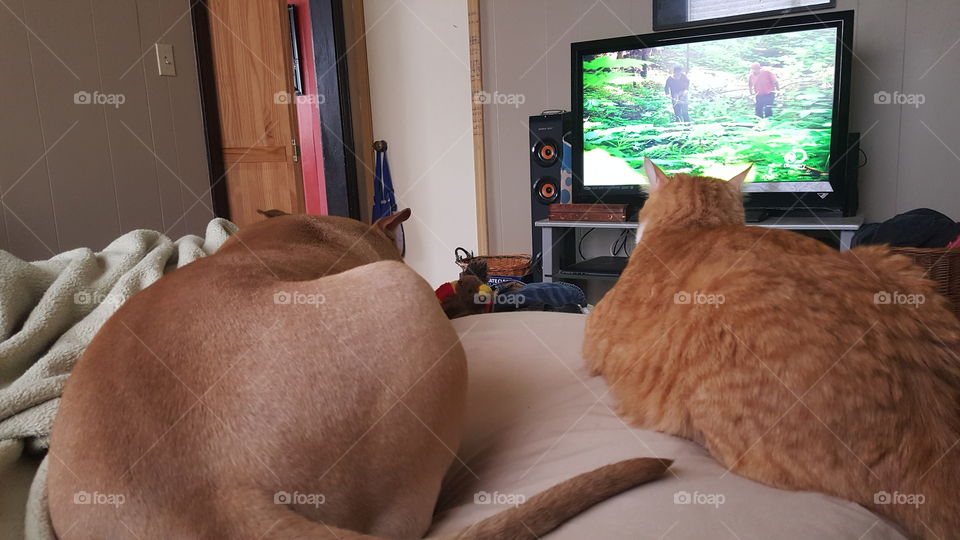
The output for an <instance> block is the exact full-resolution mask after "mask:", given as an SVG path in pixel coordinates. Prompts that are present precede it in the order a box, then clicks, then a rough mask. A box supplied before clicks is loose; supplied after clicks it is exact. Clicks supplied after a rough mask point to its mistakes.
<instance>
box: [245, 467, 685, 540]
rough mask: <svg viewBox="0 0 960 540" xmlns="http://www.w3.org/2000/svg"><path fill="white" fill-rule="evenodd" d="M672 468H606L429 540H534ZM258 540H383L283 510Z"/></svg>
mask: <svg viewBox="0 0 960 540" xmlns="http://www.w3.org/2000/svg"><path fill="white" fill-rule="evenodd" d="M671 463H672V461H671V460H668V459H654V458H637V459H628V460H625V461H620V462H617V463H614V464H612V465H606V466H604V467H600V468H599V469H594V470H592V471H590V472H586V473H583V474H580V475H577V476H574V477H573V478H571V479H569V480H566V481H564V482H561V483H559V484H557V485H555V486H553V487H551V488H550V489H548V490H546V491H544V492H542V493H538V494H537V495H535V496H533V497H531V498H530V500H529V501H527V502H525V503H523V504H521V505H520V506H517V507H515V508H511V509H509V510H505V511H503V512H500V513H499V514H496V515H494V516H491V517H489V518H487V519H485V520H483V521H481V522H479V523H476V524H474V525H471V526H470V527H467V528H466V529H463V530H461V531H459V532H456V533H453V534H448V535H443V536H439V537H430V538H431V539H432V540H466V539H471V540H534V539H536V538H539V537H541V536H543V535H544V534H546V533H548V532H550V531H552V530H553V529H556V528H557V527H559V526H560V525H562V524H563V523H564V522H565V521H567V520H569V519H571V518H573V517H574V516H576V515H577V514H579V513H581V512H583V511H584V510H586V509H588V508H590V507H591V506H593V505H595V504H597V503H600V502H603V501H605V500H607V499H609V498H610V497H613V496H614V495H617V494H619V493H622V492H624V491H626V490H628V489H630V488H632V487H635V486H639V485H640V484H643V483H646V482H649V481H651V480H654V479H656V478H658V477H659V476H661V475H662V474H663V473H664V472H665V471H666V470H667V468H669V467H670V464H671ZM274 506H275V505H274ZM277 511H278V512H279V510H277ZM261 538H270V539H273V538H277V539H280V538H284V539H286V538H311V539H313V540H334V539H336V540H383V539H381V538H379V537H375V536H369V535H366V534H362V533H358V532H354V531H348V530H345V529H339V528H336V527H332V526H328V525H324V524H321V523H317V522H314V521H309V520H308V519H307V518H305V517H303V516H301V515H299V514H296V513H294V512H292V511H289V510H287V509H285V511H284V513H283V515H281V516H279V518H278V519H277V520H276V522H274V524H273V525H272V526H271V527H270V529H269V531H268V532H267V533H265V534H264V535H263V536H262V537H261Z"/></svg>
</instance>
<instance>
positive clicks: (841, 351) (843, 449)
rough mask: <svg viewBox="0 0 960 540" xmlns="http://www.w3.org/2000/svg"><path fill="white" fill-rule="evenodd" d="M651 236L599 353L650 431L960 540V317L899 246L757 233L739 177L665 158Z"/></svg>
mask: <svg viewBox="0 0 960 540" xmlns="http://www.w3.org/2000/svg"><path fill="white" fill-rule="evenodd" d="M646 169H647V177H648V178H650V179H651V183H652V184H653V185H652V188H651V193H650V198H649V200H648V201H647V203H646V206H645V207H644V208H643V211H642V212H641V214H640V220H641V223H642V226H641V229H642V230H643V233H642V239H640V240H639V243H638V245H637V246H636V248H635V249H634V252H633V254H632V256H631V257H630V262H629V264H628V266H627V268H626V270H625V271H624V273H623V276H622V277H621V278H620V280H619V281H618V282H617V284H616V286H615V287H614V288H613V289H612V290H611V291H610V292H609V293H608V294H607V295H606V296H605V297H604V298H603V300H602V301H601V302H600V303H599V304H597V306H596V309H595V310H594V311H593V313H592V314H591V315H590V317H589V319H588V321H587V330H586V340H585V342H584V349H583V350H584V357H585V358H586V360H587V365H588V367H589V368H590V370H591V371H592V372H593V374H595V375H599V374H602V375H603V376H604V377H605V378H606V380H607V382H608V383H609V384H610V387H611V392H612V394H613V395H614V396H615V397H616V399H617V401H618V408H619V409H618V412H619V414H621V415H622V416H623V417H625V418H626V419H627V420H629V421H630V422H632V423H633V424H635V425H637V426H639V427H644V428H649V429H656V430H659V431H663V432H666V433H670V434H674V435H679V436H681V437H686V438H689V439H693V440H695V441H698V442H700V443H701V444H703V445H705V446H706V447H707V448H708V449H709V451H710V452H711V453H712V454H713V456H714V457H715V458H716V459H717V460H718V461H720V463H722V464H723V465H724V466H726V467H727V468H729V469H730V470H732V471H734V472H736V473H738V474H741V475H743V476H746V477H748V478H751V479H753V480H756V481H758V482H762V483H765V484H768V485H771V486H775V487H778V488H784V489H793V490H810V491H819V492H822V493H827V494H830V495H834V496H837V497H842V498H845V499H849V500H852V501H855V502H858V503H860V504H862V505H863V506H866V507H867V508H869V509H871V510H873V511H875V512H877V513H880V514H883V515H886V516H889V517H890V518H892V519H894V520H896V521H898V522H899V523H901V524H902V525H903V526H904V527H905V528H906V529H908V530H909V532H910V533H911V534H913V535H915V536H918V537H924V538H958V535H960V446H958V444H957V443H958V441H960V357H958V351H960V320H958V319H957V318H956V317H954V315H953V314H951V313H950V312H949V311H948V310H947V309H946V307H945V302H946V301H945V300H944V299H943V298H942V297H940V296H938V295H937V294H936V293H935V292H934V289H933V284H932V283H931V282H930V281H927V280H925V279H924V278H923V276H922V272H921V270H920V269H919V268H917V267H915V266H913V265H912V264H911V263H910V261H909V260H907V259H906V258H904V257H902V256H898V255H893V254H891V253H890V252H889V250H888V249H887V248H886V247H882V246H871V247H862V248H855V249H853V250H850V251H848V252H845V253H841V252H838V251H835V250H833V249H831V248H829V247H827V246H825V245H823V244H821V243H820V242H818V241H816V240H813V239H810V238H807V237H804V236H801V235H799V234H795V233H791V232H787V231H782V230H774V229H765V228H760V227H746V226H744V224H743V203H742V200H741V194H740V186H741V184H742V182H743V180H744V178H745V177H746V174H747V172H748V171H745V172H744V173H742V174H740V175H739V176H737V177H736V178H733V179H732V180H730V181H729V182H724V181H723V180H717V179H715V178H699V177H692V176H688V175H684V174H678V175H676V176H673V177H667V176H666V175H665V174H664V173H663V172H662V171H661V170H660V169H659V168H657V167H656V165H654V164H653V163H652V162H649V160H648V161H647V164H646Z"/></svg>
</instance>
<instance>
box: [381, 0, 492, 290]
mask: <svg viewBox="0 0 960 540" xmlns="http://www.w3.org/2000/svg"><path fill="white" fill-rule="evenodd" d="M364 18H365V20H366V26H367V35H366V41H367V54H368V61H369V65H370V94H371V96H370V97H371V102H372V106H373V132H374V137H375V138H377V139H383V140H386V141H387V143H388V145H389V150H388V152H387V154H388V156H389V159H390V170H391V173H392V176H393V182H394V187H395V189H396V191H397V195H398V203H399V204H400V206H401V207H410V208H412V209H413V217H412V218H411V220H410V221H408V222H407V223H406V225H405V231H406V238H407V256H406V261H407V263H408V264H409V265H410V266H411V267H413V268H414V269H415V270H416V271H418V272H419V273H420V274H421V275H423V277H424V278H426V279H427V281H429V282H430V283H431V284H433V285H434V286H436V285H439V284H440V283H442V282H444V281H450V280H452V279H455V278H456V276H457V274H458V273H459V269H458V268H457V266H456V265H455V264H454V262H453V257H454V255H453V251H454V249H455V248H456V247H458V246H463V247H465V248H467V249H469V250H471V251H475V250H476V247H477V216H476V194H475V189H474V170H473V142H472V141H473V139H472V116H471V90H470V69H469V65H470V64H469V49H468V39H469V35H468V30H467V8H466V2H464V1H454V2H451V1H448V0H402V1H399V2H396V1H394V0H366V1H365V2H364Z"/></svg>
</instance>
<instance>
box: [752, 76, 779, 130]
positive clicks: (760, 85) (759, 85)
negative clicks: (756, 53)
mask: <svg viewBox="0 0 960 540" xmlns="http://www.w3.org/2000/svg"><path fill="white" fill-rule="evenodd" d="M778 90H780V83H779V82H777V76H776V75H774V74H773V72H772V71H770V70H767V69H763V66H761V65H760V63H759V62H754V63H753V65H751V66H750V95H755V96H757V104H756V114H757V116H759V117H760V118H767V117H769V116H772V115H773V103H774V101H775V100H776V96H777V94H776V92H777V91H778Z"/></svg>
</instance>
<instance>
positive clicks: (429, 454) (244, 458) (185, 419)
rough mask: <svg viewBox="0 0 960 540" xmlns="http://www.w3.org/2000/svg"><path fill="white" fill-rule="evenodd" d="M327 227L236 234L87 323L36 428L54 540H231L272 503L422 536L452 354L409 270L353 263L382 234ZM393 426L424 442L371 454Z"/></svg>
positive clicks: (449, 427) (454, 424)
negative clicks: (49, 426) (49, 413)
mask: <svg viewBox="0 0 960 540" xmlns="http://www.w3.org/2000/svg"><path fill="white" fill-rule="evenodd" d="M328 219H329V218H328ZM337 221H339V220H334V225H335V226H334V227H332V228H331V227H326V226H325V225H326V223H329V221H326V222H325V223H321V224H320V226H317V224H316V223H314V222H312V220H311V219H310V218H306V219H304V218H303V217H300V216H289V217H282V218H276V219H271V220H269V221H268V222H265V223H264V224H263V225H262V226H253V227H250V228H248V229H245V230H243V231H241V232H240V233H238V235H237V236H236V237H235V238H233V239H232V240H231V241H230V242H229V243H228V244H226V245H225V246H224V247H223V248H222V250H221V251H220V252H218V253H217V254H215V255H213V256H211V257H208V258H206V259H202V260H200V261H197V262H195V263H193V264H191V265H188V266H186V267H184V268H182V269H180V270H178V271H176V272H173V273H171V274H169V275H167V276H165V277H164V278H163V279H162V280H160V281H158V282H157V283H156V284H154V285H153V286H151V287H149V288H147V289H146V290H144V291H143V292H142V293H140V294H138V295H137V296H135V297H134V298H132V299H131V300H130V301H128V302H127V303H126V304H125V305H124V306H122V307H121V308H120V309H119V310H118V311H117V313H116V314H115V315H114V316H113V317H112V318H111V319H110V320H109V321H108V322H107V323H106V324H105V325H104V327H103V328H102V329H101V331H100V332H99V333H98V335H97V336H96V337H95V338H94V340H93V341H92V342H91V344H90V346H89V347H88V348H87V351H86V352H85V354H84V355H83V357H82V358H81V360H80V361H79V362H78V364H77V366H76V368H75V369H74V371H73V373H72V375H71V377H70V380H69V384H68V385H67V388H66V390H65V392H64V396H63V401H62V403H61V407H60V411H59V413H58V417H57V420H56V427H55V429H54V435H53V441H52V444H51V454H52V459H51V462H50V463H51V464H50V475H49V490H50V509H51V515H52V518H53V520H54V525H55V528H56V530H57V531H58V533H59V534H61V535H63V534H66V533H67V531H68V530H69V531H71V535H77V534H78V533H79V535H80V536H89V537H98V538H104V537H118V536H122V535H126V534H129V533H128V529H129V530H130V531H133V532H134V533H135V534H137V535H139V536H140V537H181V536H200V537H229V536H233V537H238V536H247V535H249V534H251V532H252V531H254V532H256V531H259V533H260V534H262V533H266V532H267V531H268V529H269V528H270V527H271V526H272V525H275V526H280V525H282V524H283V521H284V520H286V519H290V516H288V515H287V514H289V513H290V512H289V508H290V507H293V508H294V509H295V510H296V511H297V513H298V514H300V515H302V516H307V517H308V518H310V519H312V520H315V521H323V522H326V523H335V524H337V525H338V526H341V527H347V528H351V529H353V530H380V531H383V532H391V531H399V532H400V533H404V532H410V533H413V534H422V532H423V531H425V530H426V527H427V526H428V525H429V516H430V513H431V510H432V505H433V502H434V501H435V500H436V496H437V492H438V491H439V481H440V479H441V478H442V476H443V474H444V472H445V471H446V469H447V468H448V467H449V464H450V461H451V460H452V458H453V455H452V453H451V451H450V450H449V449H448V447H451V446H452V447H453V448H456V446H457V444H458V441H459V437H460V434H459V432H458V430H459V429H460V425H461V422H462V409H463V399H464V395H465V383H466V367H465V360H464V355H463V350H462V348H461V347H460V345H459V342H458V339H457V336H456V334H455V332H454V331H453V329H452V327H451V326H450V324H449V322H448V321H447V320H446V317H445V316H444V315H443V313H442V311H441V310H440V307H439V306H438V305H437V302H436V299H435V297H434V296H433V294H432V291H431V289H430V287H429V286H428V285H427V284H426V283H425V282H424V281H423V280H422V279H421V278H420V277H419V276H417V275H416V274H415V273H414V272H413V271H412V270H410V269H409V268H408V267H407V266H406V265H404V264H402V263H401V262H394V261H389V260H388V261H381V262H371V261H379V260H380V259H381V258H387V259H396V258H399V257H398V254H397V253H396V250H393V251H392V252H391V249H392V246H391V245H390V242H389V239H388V238H386V237H384V236H382V235H381V236H377V234H378V233H376V232H374V233H372V234H374V236H369V237H365V236H366V234H365V233H366V232H367V230H366V229H367V228H368V226H363V225H362V224H360V223H359V222H350V223H347V224H346V225H347V227H349V228H347V229H346V230H344V228H343V227H340V226H339V225H340V223H337ZM344 221H346V220H344ZM354 223H356V225H359V226H360V227H359V228H358V227H356V226H355V225H354ZM281 227H282V228H283V231H282V233H281V235H280V238H283V242H278V241H277V238H278V237H277V231H278V229H279V228H281ZM330 229H334V230H330ZM317 235H320V236H322V241H320V242H316V241H314V240H312V239H316V238H318V236H317ZM347 244H350V245H348V246H347V247H346V248H345V247H343V246H345V245H347ZM351 250H352V251H351ZM364 263H369V264H364ZM323 275H326V276H327V277H317V276H323ZM275 276H278V277H279V279H278V278H277V277H275ZM400 341H403V343H402V344H400V343H399V342H400ZM398 344H400V345H402V346H400V347H398ZM421 385H422V386H421ZM424 388H429V389H430V391H429V394H430V395H431V402H430V403H427V402H425V401H424V400H422V399H417V398H416V395H417V394H422V393H425V392H423V389H424ZM408 392H410V393H413V394H414V397H413V398H410V397H408V398H407V399H406V400H405V401H404V404H400V402H399V399H400V397H401V396H403V395H405V394H406V393H408ZM345 419H347V420H348V421H346V422H345V421H344V420H345ZM351 419H352V421H350V420H351ZM421 432H423V433H421ZM430 432H432V433H430ZM396 433H404V434H406V435H405V436H409V437H410V439H411V440H417V441H425V442H424V443H423V444H421V447H420V448H416V452H414V453H409V454H408V453H399V454H398V453H396V452H395V451H394V449H393V448H382V447H381V444H382V441H387V442H391V443H392V439H394V438H395V435H396ZM358 471H370V473H364V474H374V475H375V478H357V477H354V476H355V475H356V473H357V472H358ZM423 479H435V480H434V481H430V480H428V481H426V482H424V480H423ZM370 486H376V489H377V494H376V496H371V495H372V494H371V493H369V489H370ZM275 501H276V503H277V504H275ZM258 506H259V508H258ZM419 506H424V508H419ZM408 516H425V517H426V519H424V518H423V517H421V518H420V519H419V522H416V521H417V520H413V521H414V522H412V523H405V522H406V521H409V517H408ZM278 520H279V523H280V525H277V523H278ZM257 536H259V534H257Z"/></svg>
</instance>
